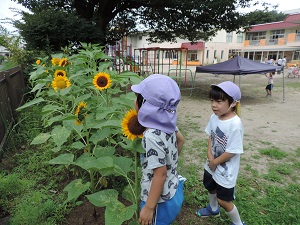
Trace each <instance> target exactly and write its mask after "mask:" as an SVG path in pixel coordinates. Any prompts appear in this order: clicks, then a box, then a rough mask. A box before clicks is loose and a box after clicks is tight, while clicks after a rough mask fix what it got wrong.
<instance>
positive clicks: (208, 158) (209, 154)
mask: <svg viewBox="0 0 300 225" xmlns="http://www.w3.org/2000/svg"><path fill="white" fill-rule="evenodd" d="M207 144H208V147H207V160H208V161H209V162H210V161H212V160H213V159H214V156H213V154H212V150H211V136H209V138H208V143H207Z"/></svg>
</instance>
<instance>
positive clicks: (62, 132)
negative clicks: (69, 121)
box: [51, 126, 71, 146]
mask: <svg viewBox="0 0 300 225" xmlns="http://www.w3.org/2000/svg"><path fill="white" fill-rule="evenodd" d="M70 134H71V131H69V130H68V129H67V128H65V127H62V126H56V127H54V129H53V130H52V132H51V136H52V139H53V141H54V143H55V144H56V145H57V146H62V144H63V143H65V142H66V141H67V140H68V138H69V136H70Z"/></svg>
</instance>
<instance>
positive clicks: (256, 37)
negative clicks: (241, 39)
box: [246, 31, 267, 40]
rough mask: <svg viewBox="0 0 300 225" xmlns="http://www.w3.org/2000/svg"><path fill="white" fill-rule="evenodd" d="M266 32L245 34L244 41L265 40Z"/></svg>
mask: <svg viewBox="0 0 300 225" xmlns="http://www.w3.org/2000/svg"><path fill="white" fill-rule="evenodd" d="M266 34H267V32H266V31H263V32H252V33H251V32H249V33H246V40H260V39H266Z"/></svg>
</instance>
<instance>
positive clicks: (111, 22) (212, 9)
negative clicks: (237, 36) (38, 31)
mask: <svg viewBox="0 0 300 225" xmlns="http://www.w3.org/2000/svg"><path fill="white" fill-rule="evenodd" d="M14 1H17V2H19V3H21V4H22V5H23V6H25V7H26V8H28V9H30V10H31V11H32V12H33V13H38V12H40V13H41V12H42V13H43V12H44V11H45V9H47V8H49V7H52V8H55V9H60V10H64V11H65V12H67V13H72V12H75V13H76V15H78V16H79V17H80V18H84V19H86V20H88V21H91V22H93V23H95V24H96V26H97V28H98V30H99V32H100V34H101V39H102V41H101V43H108V42H111V41H115V40H119V39H120V37H122V36H126V35H129V34H131V33H133V32H136V31H137V30H138V28H139V30H141V29H142V30H144V31H147V33H148V34H149V35H150V41H156V42H159V41H175V39H176V37H180V38H185V39H188V40H190V41H197V40H199V39H204V40H207V39H208V38H209V37H210V36H212V35H214V34H215V33H216V32H217V31H218V30H220V29H225V30H226V31H228V32H229V31H233V30H236V29H238V28H240V27H241V26H243V25H244V24H245V20H244V18H243V15H242V14H240V13H239V12H238V10H237V9H238V7H242V8H244V7H249V4H250V2H251V1H252V0H226V1H224V0H214V1H211V0H197V1H195V0H185V1H182V0H14ZM138 25H139V26H138ZM104 37H105V38H104Z"/></svg>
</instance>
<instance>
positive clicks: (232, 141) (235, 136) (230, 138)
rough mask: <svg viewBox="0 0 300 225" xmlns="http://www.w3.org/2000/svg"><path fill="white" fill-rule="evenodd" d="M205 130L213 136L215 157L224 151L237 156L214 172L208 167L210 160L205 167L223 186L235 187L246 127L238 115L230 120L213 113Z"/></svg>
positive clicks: (212, 142)
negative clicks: (221, 118) (222, 118)
mask: <svg viewBox="0 0 300 225" xmlns="http://www.w3.org/2000/svg"><path fill="white" fill-rule="evenodd" d="M205 132H206V133H207V134H208V135H210V136H211V144H212V154H213V156H214V158H217V157H219V156H220V155H221V154H223V153H224V152H228V153H233V154H235V156H234V157H232V158H231V159H230V160H228V161H227V162H224V163H222V164H220V165H218V166H217V168H216V170H215V171H214V172H213V171H212V170H211V169H210V168H209V167H208V161H206V162H205V165H204V168H205V169H206V170H207V171H208V172H209V173H210V174H212V176H213V179H214V180H215V181H216V183H218V184H219V185H221V186H222V187H225V188H233V187H235V185H236V181H237V176H238V172H239V167H240V154H242V153H243V152H244V150H243V136H244V128H243V124H242V121H241V119H240V117H238V116H237V115H236V116H234V117H233V118H231V119H228V120H220V119H219V118H218V116H216V115H215V114H212V115H211V117H210V120H209V122H208V125H207V127H206V128H205Z"/></svg>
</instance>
